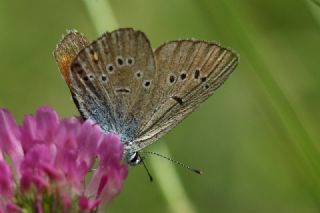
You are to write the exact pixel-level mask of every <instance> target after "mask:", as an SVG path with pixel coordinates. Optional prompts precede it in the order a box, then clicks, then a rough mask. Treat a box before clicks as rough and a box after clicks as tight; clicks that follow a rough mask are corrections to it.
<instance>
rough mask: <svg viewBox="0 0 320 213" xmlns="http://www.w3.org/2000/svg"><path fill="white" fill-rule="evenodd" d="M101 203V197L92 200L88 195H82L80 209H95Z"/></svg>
mask: <svg viewBox="0 0 320 213" xmlns="http://www.w3.org/2000/svg"><path fill="white" fill-rule="evenodd" d="M99 203H100V200H99V199H94V200H90V199H89V198H87V197H86V196H83V195H82V196H80V198H79V203H78V205H79V209H80V210H82V211H92V210H94V209H95V208H96V207H97V206H98V205H99Z"/></svg>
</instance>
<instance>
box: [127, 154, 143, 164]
mask: <svg viewBox="0 0 320 213" xmlns="http://www.w3.org/2000/svg"><path fill="white" fill-rule="evenodd" d="M125 160H126V161H127V163H128V164H129V165H130V166H136V165H139V164H140V163H141V162H142V159H141V157H140V155H139V154H138V152H131V153H126V154H125Z"/></svg>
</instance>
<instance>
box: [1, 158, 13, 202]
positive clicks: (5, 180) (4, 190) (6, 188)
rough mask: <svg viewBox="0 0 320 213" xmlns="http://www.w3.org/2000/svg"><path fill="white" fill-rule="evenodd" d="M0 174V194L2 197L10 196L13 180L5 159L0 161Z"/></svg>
mask: <svg viewBox="0 0 320 213" xmlns="http://www.w3.org/2000/svg"><path fill="white" fill-rule="evenodd" d="M0 174H1V175H0V194H1V196H2V197H6V198H11V196H12V195H13V187H14V182H13V178H12V173H11V170H10V167H9V165H8V164H7V163H6V162H5V161H0Z"/></svg>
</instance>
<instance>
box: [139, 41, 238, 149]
mask: <svg viewBox="0 0 320 213" xmlns="http://www.w3.org/2000/svg"><path fill="white" fill-rule="evenodd" d="M155 60H156V66H157V70H156V76H155V78H156V79H157V81H156V83H155V89H154V91H153V92H154V94H157V95H154V96H153V100H152V101H153V102H155V103H158V105H157V107H156V108H155V109H154V112H153V114H152V116H151V117H150V118H147V119H145V120H144V121H143V122H142V125H141V132H140V137H139V138H138V139H137V140H136V143H137V144H138V145H139V149H142V148H143V147H145V146H147V145H148V144H150V143H152V142H153V141H154V140H156V139H158V138H159V137H161V136H162V135H164V134H165V133H166V132H168V131H169V130H170V129H172V128H173V127H174V126H175V125H177V124H178V123H179V122H180V121H181V120H183V119H184V118H185V117H186V116H187V115H188V114H190V113H191V112H192V111H193V110H194V109H195V108H196V107H197V106H198V105H199V104H200V103H201V102H203V101H204V100H206V99H207V98H208V97H209V96H210V95H212V93H213V92H214V91H215V90H216V89H217V88H218V87H219V86H220V85H221V84H222V83H223V82H224V81H225V80H226V78H227V77H228V75H229V74H230V73H231V72H232V71H233V70H234V68H235V66H236V65H237V63H238V56H237V55H236V54H235V53H233V52H232V51H230V50H228V49H225V48H222V47H220V46H219V45H217V44H214V43H207V42H203V41H193V40H181V41H172V42H168V43H165V44H163V45H162V46H160V47H159V48H158V49H156V51H155Z"/></svg>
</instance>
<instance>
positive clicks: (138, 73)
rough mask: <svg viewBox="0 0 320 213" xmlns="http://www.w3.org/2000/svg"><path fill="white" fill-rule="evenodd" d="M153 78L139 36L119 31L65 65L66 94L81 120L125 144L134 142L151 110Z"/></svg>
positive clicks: (150, 62)
mask: <svg viewBox="0 0 320 213" xmlns="http://www.w3.org/2000/svg"><path fill="white" fill-rule="evenodd" d="M154 75H155V61H154V56H153V51H152V49H151V46H150V43H149V41H148V39H147V38H146V36H145V35H144V33H142V32H140V31H135V30H133V29H129V28H128V29H119V30H116V31H113V32H111V33H105V34H104V35H102V36H101V37H100V38H98V39H97V40H95V41H94V42H92V43H91V44H90V45H88V46H87V47H85V48H84V49H83V50H82V51H80V53H79V54H78V55H77V57H76V58H75V59H74V60H73V62H72V64H71V70H70V79H71V88H72V89H71V90H72V93H73V94H74V99H75V100H76V102H77V105H78V108H79V110H80V111H81V113H82V115H83V116H84V118H86V119H88V118H90V119H92V120H94V121H95V122H97V123H98V124H99V125H100V126H101V127H102V129H103V130H104V131H105V132H110V131H113V132H116V133H118V134H119V135H120V136H121V139H122V142H123V143H124V144H126V143H127V142H128V141H133V139H134V138H136V137H137V133H138V128H139V126H140V121H141V120H143V117H145V116H147V115H148V111H147V110H146V109H147V108H152V106H151V104H152V103H151V102H149V101H148V100H150V99H151V97H152V93H151V91H152V90H151V88H153V82H152V81H153V79H154ZM150 113H151V112H150ZM125 147H126V146H125Z"/></svg>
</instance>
